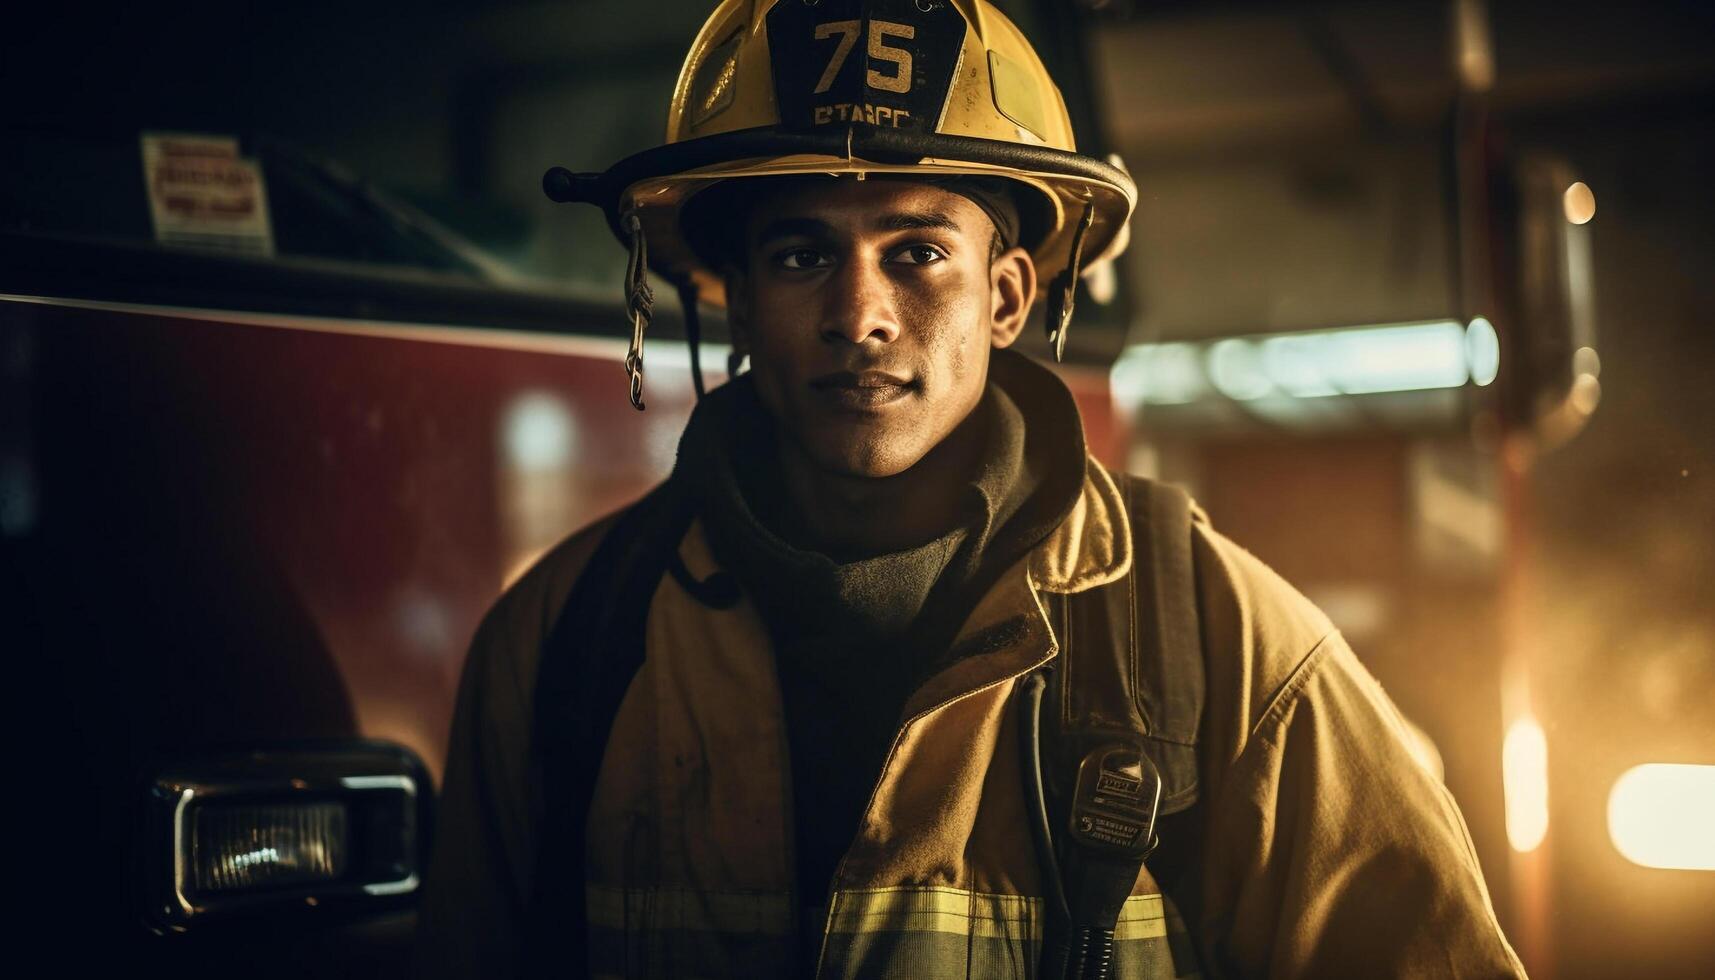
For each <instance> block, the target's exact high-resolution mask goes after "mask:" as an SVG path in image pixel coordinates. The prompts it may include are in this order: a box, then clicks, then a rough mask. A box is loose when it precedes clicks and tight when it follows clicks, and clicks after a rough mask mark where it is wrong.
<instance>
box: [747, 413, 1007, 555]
mask: <svg viewBox="0 0 1715 980" xmlns="http://www.w3.org/2000/svg"><path fill="white" fill-rule="evenodd" d="M982 425H983V422H982V411H981V410H980V408H974V409H972V411H971V412H970V414H968V415H966V416H965V419H964V421H962V422H960V423H959V425H958V427H957V428H955V429H954V430H953V431H952V433H951V434H949V435H948V436H947V438H945V439H943V440H942V441H941V443H940V444H939V445H937V446H936V447H935V448H934V449H931V450H930V451H929V452H928V453H927V454H925V455H924V457H923V458H922V459H920V460H918V461H917V462H916V464H914V465H913V466H911V467H910V468H909V469H907V470H905V471H904V472H902V473H898V474H896V475H894V476H888V477H862V476H851V475H848V474H843V473H833V472H829V471H828V470H826V469H824V468H822V467H821V466H818V465H817V464H816V463H815V462H814V461H812V460H811V459H810V458H809V457H808V456H807V455H806V454H805V453H804V451H803V450H802V449H801V448H800V447H799V446H798V445H797V444H796V443H794V442H793V441H792V440H791V439H789V438H785V437H782V438H781V439H780V442H779V445H780V447H781V452H780V456H781V461H780V462H781V468H782V470H783V471H784V473H783V475H784V477H785V481H784V482H785V487H786V497H787V501H786V502H787V506H788V507H789V508H790V511H791V520H790V526H791V528H792V530H793V531H794V532H796V533H794V534H793V535H792V536H793V537H798V538H800V539H801V540H800V541H799V542H798V544H800V545H801V546H804V547H808V548H810V549H812V550H815V551H820V552H822V553H823V554H826V555H828V556H829V557H830V558H833V559H834V560H835V561H837V562H848V561H856V560H859V559H863V558H870V557H874V556H875V555H884V554H888V553H890V552H896V551H904V550H906V549H907V548H914V547H917V546H919V545H922V544H926V543H928V542H929V541H933V540H934V539H935V538H938V537H940V536H941V535H943V534H946V533H947V532H949V531H951V530H953V528H955V527H956V526H958V524H959V523H960V521H961V520H963V519H964V518H965V515H964V513H963V507H964V504H965V499H966V491H967V488H968V487H969V485H970V481H971V478H972V476H973V474H975V473H976V471H977V466H978V463H979V462H980V460H981V457H982V453H983V448H984V438H983V431H982Z"/></svg>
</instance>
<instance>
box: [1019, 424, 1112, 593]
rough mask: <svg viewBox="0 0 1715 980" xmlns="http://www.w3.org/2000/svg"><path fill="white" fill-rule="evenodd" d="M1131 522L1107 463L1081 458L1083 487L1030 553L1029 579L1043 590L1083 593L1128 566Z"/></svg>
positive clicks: (1108, 579) (1105, 581)
mask: <svg viewBox="0 0 1715 980" xmlns="http://www.w3.org/2000/svg"><path fill="white" fill-rule="evenodd" d="M1131 561H1132V555H1131V521H1130V520H1129V518H1127V516H1126V505H1125V498H1124V497H1122V496H1121V495H1120V490H1119V487H1118V486H1116V485H1115V484H1114V479H1113V477H1111V476H1109V475H1108V471H1107V469H1106V468H1104V467H1103V466H1102V464H1100V463H1098V462H1096V460H1095V459H1094V458H1092V457H1088V456H1086V457H1085V459H1084V490H1083V493H1082V494H1081V495H1079V497H1078V501H1077V503H1075V504H1073V505H1072V510H1071V512H1070V513H1068V514H1067V515H1066V519H1065V520H1064V521H1061V522H1060V526H1059V527H1057V528H1055V529H1054V533H1052V534H1050V535H1049V536H1048V538H1047V540H1045V541H1043V542H1042V543H1041V544H1040V545H1037V546H1036V549H1035V550H1034V551H1032V552H1031V554H1030V580H1031V582H1033V583H1034V584H1035V585H1036V587H1037V588H1039V589H1042V590H1043V591H1046V592H1066V593H1070V592H1083V591H1084V590H1086V589H1093V588H1095V587H1096V586H1099V585H1107V584H1108V583H1109V582H1114V581H1117V580H1118V579H1120V578H1121V577H1122V576H1124V575H1125V574H1126V573H1127V572H1129V571H1131Z"/></svg>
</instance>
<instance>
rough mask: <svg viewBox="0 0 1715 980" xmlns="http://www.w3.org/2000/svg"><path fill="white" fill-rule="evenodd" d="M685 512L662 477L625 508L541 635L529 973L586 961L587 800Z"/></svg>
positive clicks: (638, 661) (567, 969) (679, 494)
mask: <svg viewBox="0 0 1715 980" xmlns="http://www.w3.org/2000/svg"><path fill="white" fill-rule="evenodd" d="M691 517H692V510H691V507H690V504H689V502H688V501H687V499H686V497H685V494H684V492H683V490H682V489H681V488H679V487H678V486H677V485H676V484H674V483H673V481H671V480H669V481H668V482H667V483H664V484H662V485H661V486H659V487H657V488H656V489H655V490H654V491H653V492H651V493H650V494H649V495H648V496H646V497H644V498H643V499H642V500H640V501H638V502H637V503H636V504H634V505H633V506H632V507H631V508H630V509H629V510H627V511H626V512H625V513H624V514H622V515H621V516H620V517H619V518H618V520H617V521H616V522H615V523H614V525H613V527H611V528H609V529H608V531H607V533H606V534H605V535H604V536H603V538H602V541H601V544H599V545H598V546H597V547H596V550H595V553H594V554H593V555H591V557H590V560H589V562H588V563H587V564H586V565H585V566H584V571H583V573H582V574H581V575H580V576H579V577H578V581H577V584H576V585H574V586H573V587H572V592H571V595H570V596H569V597H568V598H567V600H566V604H565V606H564V607H563V608H562V610H561V612H560V615H559V618H558V619H557V620H556V621H555V623H554V627H553V629H552V630H551V631H550V632H549V634H548V637H547V639H546V640H545V641H544V642H543V644H542V651H541V660H540V662H539V664H538V666H537V673H536V698H535V707H534V715H535V717H534V719H533V724H534V737H533V739H532V754H533V758H532V760H531V761H532V765H533V766H534V768H535V772H536V775H537V779H538V783H539V785H540V786H541V788H542V803H543V809H542V822H541V825H540V827H539V829H538V834H537V838H538V840H539V842H540V846H539V850H538V853H537V860H536V876H535V881H534V884H533V887H532V894H531V899H530V902H531V905H530V909H529V914H528V924H529V928H528V931H529V940H528V942H529V949H528V950H527V952H528V954H529V963H530V970H531V972H533V973H537V974H545V973H554V974H556V975H561V976H564V975H567V974H568V973H569V974H570V975H573V976H578V975H582V973H583V972H584V969H585V966H584V964H585V963H586V954H585V948H584V947H585V941H586V939H585V929H584V915H585V909H584V839H585V830H586V826H585V824H586V822H587V820H588V817H589V808H590V801H591V798H592V797H593V796H594V794H595V784H596V777H597V775H598V774H599V772H600V770H601V762H602V756H603V755H604V754H605V752H606V751H607V740H608V734H609V732H610V731H611V730H612V728H613V722H614V718H615V717H616V716H617V715H618V713H619V705H620V701H621V700H622V699H623V698H624V697H625V691H626V689H627V688H628V687H630V685H631V680H632V678H633V677H634V676H636V674H637V671H638V669H639V668H640V667H641V666H642V665H643V641H644V626H645V623H646V621H647V619H648V615H649V605H650V602H651V600H653V598H654V596H655V590H656V588H657V587H658V586H659V584H660V582H661V578H662V576H663V575H664V574H667V572H668V570H669V569H670V568H671V567H672V566H673V565H674V563H675V561H676V559H677V557H678V546H679V542H680V541H681V540H682V539H683V538H684V535H685V531H686V530H687V529H688V528H689V527H690V524H691Z"/></svg>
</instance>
